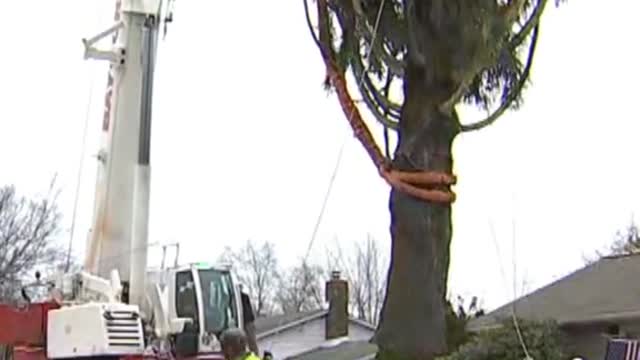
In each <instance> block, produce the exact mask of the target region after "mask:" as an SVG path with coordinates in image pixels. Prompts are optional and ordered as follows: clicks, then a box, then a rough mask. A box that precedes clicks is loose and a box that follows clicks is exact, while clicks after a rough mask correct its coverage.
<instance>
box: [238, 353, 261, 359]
mask: <svg viewBox="0 0 640 360" xmlns="http://www.w3.org/2000/svg"><path fill="white" fill-rule="evenodd" d="M239 360H262V359H260V357H258V356H257V355H256V354H254V353H253V352H251V351H249V352H248V353H246V354H244V355H243V356H241V357H240V358H239Z"/></svg>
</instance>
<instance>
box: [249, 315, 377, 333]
mask: <svg viewBox="0 0 640 360" xmlns="http://www.w3.org/2000/svg"><path fill="white" fill-rule="evenodd" d="M327 314H328V310H323V309H320V310H314V311H308V312H296V313H289V314H281V315H274V316H269V317H260V318H257V319H256V320H255V327H256V336H257V338H258V339H262V338H264V337H267V336H270V335H273V334H276V333H279V332H281V331H285V330H288V329H290V328H292V327H295V326H297V325H301V324H304V323H306V322H308V321H312V320H315V319H318V318H322V317H324V316H326V315H327ZM349 321H351V322H352V323H355V324H357V325H360V326H362V327H365V328H368V329H370V330H372V331H375V329H376V327H375V326H374V325H371V324H369V323H368V322H366V321H362V320H358V319H354V318H349Z"/></svg>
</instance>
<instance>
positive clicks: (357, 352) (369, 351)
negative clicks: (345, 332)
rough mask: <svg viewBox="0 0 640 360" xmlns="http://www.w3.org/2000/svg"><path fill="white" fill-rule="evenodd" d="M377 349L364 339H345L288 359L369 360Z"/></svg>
mask: <svg viewBox="0 0 640 360" xmlns="http://www.w3.org/2000/svg"><path fill="white" fill-rule="evenodd" d="M377 351H378V348H377V346H376V345H374V344H371V343H369V342H366V341H345V342H343V343H341V344H339V345H336V346H331V347H319V348H316V349H313V350H310V351H307V352H304V353H302V354H299V355H296V356H292V357H290V358H289V359H288V360H327V359H331V360H370V359H373V357H374V356H375V354H376V352H377Z"/></svg>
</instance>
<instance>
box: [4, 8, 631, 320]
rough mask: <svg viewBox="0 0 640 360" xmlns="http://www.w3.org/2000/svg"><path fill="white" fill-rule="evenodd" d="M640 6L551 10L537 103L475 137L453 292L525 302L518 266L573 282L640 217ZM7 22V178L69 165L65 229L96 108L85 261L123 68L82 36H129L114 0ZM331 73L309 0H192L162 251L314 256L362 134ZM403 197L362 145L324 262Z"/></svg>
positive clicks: (173, 114)
mask: <svg viewBox="0 0 640 360" xmlns="http://www.w3.org/2000/svg"><path fill="white" fill-rule="evenodd" d="M246 9H251V10H250V11H247V10H246ZM638 11H640V3H638V2H636V1H629V0H609V1H607V3H606V5H604V4H603V2H602V1H595V0H580V1H577V0H575V1H574V0H570V1H569V3H568V4H566V5H564V6H562V7H561V8H559V9H554V8H552V7H550V8H549V9H548V11H547V14H546V15H545V16H544V18H543V23H542V28H541V35H540V41H539V46H538V49H537V53H536V58H535V64H534V71H533V74H532V80H533V83H532V86H531V87H530V88H529V90H528V91H527V93H526V102H525V105H524V107H523V108H522V110H520V111H519V112H516V113H510V114H508V115H506V116H504V117H503V118H502V119H500V120H499V122H498V123H497V125H495V126H493V127H492V128H489V129H486V130H484V131H482V132H479V133H473V134H470V135H464V136H461V137H460V138H459V139H458V140H457V142H456V144H455V149H454V151H455V159H456V162H455V169H456V172H457V174H458V176H459V179H460V180H459V185H458V186H457V188H456V191H457V193H458V195H459V197H458V201H457V202H456V203H455V205H454V239H453V246H452V257H453V258H452V264H451V284H450V285H451V291H452V292H453V293H460V294H463V295H467V296H468V295H478V296H480V297H481V298H482V299H483V300H484V304H485V305H486V306H487V307H488V308H489V309H491V308H494V307H496V306H498V305H500V304H501V303H504V302H506V301H508V300H510V298H511V296H512V292H513V288H512V285H511V284H512V281H513V278H514V274H515V279H516V282H517V283H518V287H519V290H518V291H520V290H521V289H520V288H521V284H523V283H526V284H527V286H526V289H527V290H532V289H535V288H536V287H538V286H541V285H544V284H546V283H548V282H550V281H552V280H554V279H556V278H558V277H559V276H563V275H565V274H567V273H568V272H569V271H572V270H573V269H575V268H577V267H579V266H581V265H582V263H583V262H582V257H583V255H584V254H590V253H592V252H593V251H594V250H595V249H599V248H602V247H603V246H606V245H607V244H608V243H609V242H610V241H611V239H612V237H613V235H614V234H615V232H616V230H618V229H619V228H622V227H624V226H625V225H627V224H628V223H629V221H630V219H631V217H632V216H633V214H634V212H635V213H636V214H640V186H639V185H638V184H640V166H639V165H638V164H639V163H638V161H637V157H638V150H637V145H636V144H635V139H636V138H637V134H639V133H640V122H639V121H638V120H639V119H638V117H639V115H638V112H637V106H636V104H637V102H638V96H640V94H639V93H638V90H637V86H636V84H638V83H640V72H639V70H638V65H639V64H640V51H639V50H638V46H637V44H638V41H637V34H638V31H637V26H636V25H633V24H634V23H635V20H636V14H637V13H638ZM3 14H4V16H3V21H2V22H0V40H1V43H2V45H3V49H4V50H3V56H2V57H0V154H1V155H0V159H1V163H2V167H1V168H0V169H1V170H0V183H2V184H8V183H13V184H16V185H17V186H18V190H19V191H21V192H22V193H25V194H35V193H37V192H41V191H43V190H45V189H46V188H47V186H48V184H49V181H50V179H51V177H52V176H53V174H55V173H57V174H58V184H59V185H60V186H62V188H63V193H62V197H61V203H60V204H61V206H62V207H63V210H64V212H65V216H66V218H65V226H66V227H69V226H70V224H71V218H72V216H71V214H72V209H73V200H74V197H75V187H76V177H77V171H78V166H79V158H80V154H81V144H82V134H83V129H84V124H85V120H86V119H87V116H86V112H87V106H88V104H90V107H89V108H90V111H89V117H88V119H89V124H88V125H89V128H88V129H89V131H88V137H87V146H86V156H85V157H84V166H83V168H82V169H83V172H82V182H81V186H80V191H79V210H78V216H77V221H76V236H75V239H74V251H75V253H76V254H77V255H81V254H82V253H83V251H84V245H85V244H84V242H85V237H86V233H87V230H88V227H89V224H90V220H91V216H92V214H91V213H92V210H93V206H92V202H93V187H94V184H95V172H96V160H95V157H94V156H95V153H96V152H97V150H98V136H99V131H100V130H99V129H100V120H101V111H102V105H103V96H104V89H105V83H106V76H107V72H106V71H107V70H106V69H107V68H106V65H105V64H102V63H96V62H89V61H84V60H83V58H82V54H83V49H82V43H81V41H80V39H81V38H83V37H90V36H93V35H95V34H96V33H97V32H99V31H102V30H104V29H105V28H107V27H108V26H110V25H111V23H110V21H111V18H112V16H113V1H112V0H62V1H50V0H39V1H10V2H7V3H6V4H3ZM322 81H323V66H322V62H321V59H320V57H319V56H318V51H317V50H316V48H315V47H314V44H313V42H312V41H311V39H310V37H309V34H308V32H307V29H306V27H305V22H304V17H303V12H302V6H301V3H300V1H294V0H280V1H251V2H246V1H244V2H238V1H225V2H220V1H178V2H177V4H176V13H175V22H174V23H173V24H172V25H171V26H170V28H169V31H168V34H167V37H166V39H165V40H164V41H163V42H161V44H160V50H159V60H158V66H157V77H156V89H155V99H154V120H153V135H152V136H153V138H152V139H153V140H152V167H153V170H152V171H153V174H152V200H151V201H152V203H151V207H152V209H151V224H150V232H151V239H150V241H151V242H170V241H180V242H181V244H182V254H181V257H182V260H183V261H195V260H211V259H215V258H216V257H217V255H218V254H219V252H220V251H221V249H223V248H224V247H225V246H228V245H231V246H233V245H237V244H240V243H242V242H244V241H245V240H247V239H249V238H251V239H255V240H257V241H261V240H268V241H272V242H274V243H275V244H276V247H277V251H278V254H279V256H280V259H281V262H282V263H283V264H284V265H287V264H293V263H294V262H295V261H297V260H298V259H299V258H300V257H302V256H303V255H304V252H305V250H306V247H307V245H308V242H309V239H310V237H311V233H312V230H313V226H314V223H315V221H316V219H317V216H318V213H319V211H320V207H321V204H322V201H323V197H324V194H325V191H326V188H327V184H328V182H329V179H330V177H331V173H332V171H333V168H334V166H335V163H336V158H337V154H338V152H339V149H340V146H341V144H342V141H343V139H345V136H349V134H350V130H349V128H348V125H347V122H346V120H345V118H344V116H343V114H342V112H341V111H340V108H339V105H338V102H337V100H336V99H335V97H334V96H327V95H326V93H325V92H324V91H323V89H322V86H321V85H322ZM90 94H92V95H93V97H92V99H91V102H90V103H89V100H90ZM464 115H469V116H470V117H471V118H469V117H464V118H463V120H465V121H471V120H473V118H474V117H475V116H479V115H478V114H475V113H473V112H469V111H464ZM372 125H373V127H374V129H375V130H374V131H376V132H377V135H378V136H380V132H381V130H380V128H379V127H378V126H377V125H375V124H372ZM387 201H388V187H387V186H386V184H384V182H383V181H382V180H381V179H379V178H378V176H377V173H376V171H375V169H374V167H373V166H372V164H371V162H370V160H369V159H368V158H367V156H366V154H365V152H364V150H363V149H362V147H361V146H360V145H359V143H358V142H357V141H356V140H355V139H353V138H352V137H349V141H348V142H347V145H346V148H345V152H344V156H343V158H342V163H341V166H340V168H339V172H338V175H337V178H336V182H335V186H334V189H333V191H332V193H331V197H330V200H329V203H328V206H327V211H326V214H325V217H324V219H323V222H322V224H321V227H320V230H319V233H318V237H317V240H316V241H315V243H314V245H313V255H314V256H315V257H316V258H319V257H321V256H323V254H324V253H325V249H326V248H335V246H336V244H338V243H339V244H340V246H341V247H342V248H343V250H344V251H345V252H346V251H347V250H349V249H350V248H351V247H352V244H353V242H354V241H358V240H363V239H364V238H365V237H366V234H367V233H371V234H372V235H373V236H374V237H375V238H376V239H377V241H378V242H379V243H380V245H381V247H382V248H383V249H384V250H385V251H388V249H389V242H390V239H389V234H388V226H389V216H388V208H387ZM514 223H515V237H514V231H513V228H514V227H513V226H512V225H513V224H514ZM491 224H493V226H494V228H495V229H496V231H495V232H496V238H497V244H498V250H499V251H497V250H496V246H495V245H494V240H493V237H492V232H491V230H490V225H491ZM66 237H67V238H65V239H64V240H65V241H68V235H66ZM514 238H515V241H513V240H514ZM513 243H515V244H516V251H515V264H516V265H517V266H516V268H515V270H516V271H515V273H514V267H513V264H514V255H513V254H514V252H513V251H512V244H513ZM498 253H499V255H498ZM157 255H158V253H157V252H151V254H150V256H151V257H152V258H151V259H150V260H151V262H157V261H158V257H157ZM501 267H502V268H503V269H504V272H505V275H506V280H505V281H503V278H502V275H501Z"/></svg>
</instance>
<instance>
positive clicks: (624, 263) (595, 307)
mask: <svg viewBox="0 0 640 360" xmlns="http://www.w3.org/2000/svg"><path fill="white" fill-rule="evenodd" d="M512 306H513V303H509V304H506V305H504V306H502V307H500V308H498V309H496V310H494V311H492V312H490V313H488V314H487V315H485V316H482V317H480V318H477V319H473V320H471V321H470V322H469V325H468V328H469V330H472V331H473V330H480V329H483V328H487V327H492V326H495V325H497V324H498V322H499V321H500V320H502V319H507V318H509V317H510V316H511V309H512ZM515 309H516V314H517V316H518V317H520V318H524V319H529V320H549V319H553V320H556V321H557V322H558V323H560V324H561V325H570V324H581V323H590V322H598V321H607V320H610V321H612V320H615V319H625V318H626V319H629V318H636V317H640V254H637V255H625V256H612V257H606V258H603V259H601V260H599V261H598V262H595V263H593V264H591V265H588V266H586V267H584V268H582V269H580V270H578V271H576V272H574V273H572V274H570V275H568V276H566V277H564V278H562V279H560V280H558V281H556V282H554V283H551V284H550V285H547V286H545V287H543V288H541V289H539V290H536V291H534V292H533V293H531V294H529V295H526V296H524V297H522V298H519V299H518V300H516V301H515Z"/></svg>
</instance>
